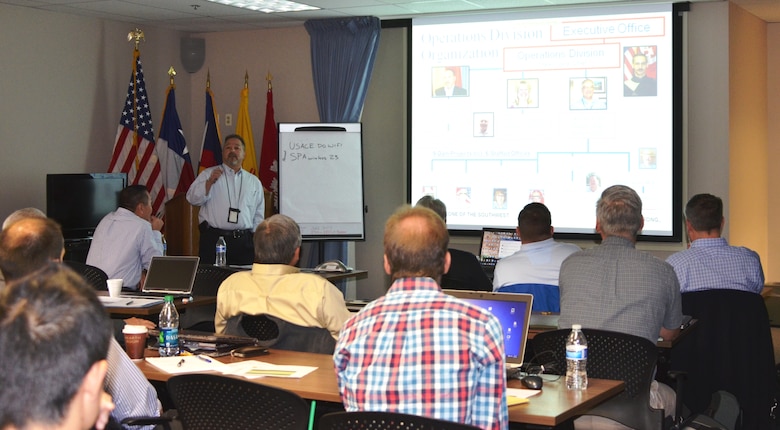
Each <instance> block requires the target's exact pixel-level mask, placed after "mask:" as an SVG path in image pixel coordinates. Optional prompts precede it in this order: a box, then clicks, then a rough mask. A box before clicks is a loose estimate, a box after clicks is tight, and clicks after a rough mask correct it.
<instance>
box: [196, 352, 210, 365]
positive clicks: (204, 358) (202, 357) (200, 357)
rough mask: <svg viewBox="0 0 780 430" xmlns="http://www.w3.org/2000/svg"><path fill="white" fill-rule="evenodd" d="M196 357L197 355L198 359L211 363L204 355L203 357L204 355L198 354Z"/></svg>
mask: <svg viewBox="0 0 780 430" xmlns="http://www.w3.org/2000/svg"><path fill="white" fill-rule="evenodd" d="M196 357H198V358H199V359H201V360H203V361H205V362H206V363H211V359H209V358H206V357H204V356H202V355H200V354H198V355H196Z"/></svg>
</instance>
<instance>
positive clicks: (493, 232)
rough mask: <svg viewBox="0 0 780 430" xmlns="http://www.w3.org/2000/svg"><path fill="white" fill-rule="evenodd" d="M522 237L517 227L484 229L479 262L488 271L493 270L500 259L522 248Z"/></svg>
mask: <svg viewBox="0 0 780 430" xmlns="http://www.w3.org/2000/svg"><path fill="white" fill-rule="evenodd" d="M520 245H521V243H520V238H518V237H517V231H515V229H508V228H491V227H485V228H483V229H482V241H481V243H480V245H479V262H480V264H481V265H482V268H483V269H484V270H485V271H487V272H492V271H493V269H495V267H496V262H498V260H500V259H502V258H504V257H506V256H508V255H512V254H514V253H515V252H516V251H518V250H519V249H520Z"/></svg>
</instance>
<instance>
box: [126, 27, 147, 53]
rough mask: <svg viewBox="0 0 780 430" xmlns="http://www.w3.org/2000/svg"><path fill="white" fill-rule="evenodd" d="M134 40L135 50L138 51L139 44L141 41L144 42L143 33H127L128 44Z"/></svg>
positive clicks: (137, 31)
mask: <svg viewBox="0 0 780 430" xmlns="http://www.w3.org/2000/svg"><path fill="white" fill-rule="evenodd" d="M133 39H135V49H136V51H137V50H138V45H139V44H140V43H141V41H142V40H143V41H146V39H145V38H144V32H143V30H139V29H137V28H136V29H135V30H133V31H131V32H130V33H127V41H128V42H130V41H131V40H133Z"/></svg>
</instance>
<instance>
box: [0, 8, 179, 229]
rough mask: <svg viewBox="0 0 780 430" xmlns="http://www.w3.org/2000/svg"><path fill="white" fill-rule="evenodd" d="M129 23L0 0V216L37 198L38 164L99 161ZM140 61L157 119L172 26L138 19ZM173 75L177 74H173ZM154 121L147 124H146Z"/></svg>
mask: <svg viewBox="0 0 780 430" xmlns="http://www.w3.org/2000/svg"><path fill="white" fill-rule="evenodd" d="M133 28H134V27H133V26H132V25H130V24H121V23H116V22H109V21H103V20H98V19H91V18H84V17H76V16H70V15H62V14H57V13H50V12H42V11H37V10H32V9H28V8H22V7H18V6H8V5H4V4H2V5H0V48H1V49H0V50H1V51H2V52H3V61H2V65H1V66H0V82H1V83H0V150H1V151H0V153H2V159H3V164H2V166H3V168H2V169H0V217H2V218H4V217H5V216H6V215H8V214H9V213H10V212H12V211H13V210H15V209H17V208H19V207H24V206H35V207H39V208H41V209H45V207H46V173H80V172H102V171H105V170H106V169H107V168H108V163H109V159H110V157H111V150H112V148H113V144H114V138H115V135H116V130H117V126H118V125H119V117H120V113H121V109H122V105H123V104H124V100H125V97H126V96H127V84H128V82H129V79H130V72H131V70H132V69H131V68H132V64H133V45H132V44H131V43H129V42H127V33H128V32H130V31H131V30H133ZM144 30H145V33H146V42H145V43H142V45H141V61H142V63H143V66H144V73H145V75H146V84H147V90H148V92H149V94H150V95H151V97H150V101H151V111H152V115H153V120H154V121H155V125H157V123H159V121H160V116H161V115H162V109H163V104H164V102H165V100H164V98H165V90H166V88H167V86H168V76H167V74H166V72H167V70H168V68H169V67H170V66H171V65H173V66H174V67H176V68H177V69H179V70H182V71H183V68H182V67H181V65H180V63H179V60H178V58H179V55H178V52H179V34H178V33H177V32H173V31H167V30H161V29H155V28H145V29H144ZM184 75H185V76H184V77H183V78H180V79H177V82H178V88H179V90H178V91H179V94H178V97H177V99H178V100H177V102H178V106H179V115H181V116H182V117H183V118H188V117H189V111H190V109H189V106H190V101H189V80H188V78H187V77H186V73H184ZM180 76H181V75H180ZM155 131H156V130H155Z"/></svg>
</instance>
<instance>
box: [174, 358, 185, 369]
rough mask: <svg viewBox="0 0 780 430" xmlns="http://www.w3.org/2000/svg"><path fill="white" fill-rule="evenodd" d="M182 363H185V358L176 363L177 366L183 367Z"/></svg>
mask: <svg viewBox="0 0 780 430" xmlns="http://www.w3.org/2000/svg"><path fill="white" fill-rule="evenodd" d="M182 364H184V359H183V358H182V359H181V360H180V361H179V362H178V363H176V367H181V365H182Z"/></svg>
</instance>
